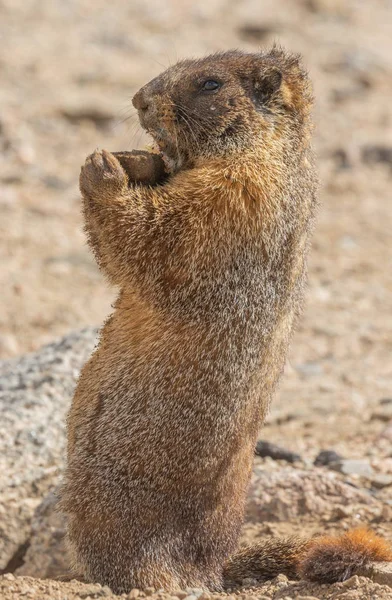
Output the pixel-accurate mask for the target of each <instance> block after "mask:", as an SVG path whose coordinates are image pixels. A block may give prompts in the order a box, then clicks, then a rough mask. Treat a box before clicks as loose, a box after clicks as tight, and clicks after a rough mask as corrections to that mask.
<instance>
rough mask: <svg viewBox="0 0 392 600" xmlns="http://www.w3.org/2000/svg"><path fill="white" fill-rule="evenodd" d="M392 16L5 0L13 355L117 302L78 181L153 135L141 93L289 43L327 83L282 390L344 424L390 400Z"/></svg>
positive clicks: (7, 305)
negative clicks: (299, 302) (311, 231)
mask: <svg viewBox="0 0 392 600" xmlns="http://www.w3.org/2000/svg"><path fill="white" fill-rule="evenodd" d="M391 24H392V2H391V1H390V0H373V1H372V2H371V3H370V2H363V1H361V0H263V1H262V0H199V1H198V2H193V1H192V2H191V1H188V0H166V1H163V0H149V1H148V2H146V1H145V0H131V1H129V0H128V1H125V0H111V2H109V3H108V2H106V1H104V0H94V1H93V0H78V1H76V0H0V33H1V54H0V73H1V86H0V106H1V111H0V149H1V155H0V211H1V213H0V215H1V217H0V228H1V235H0V247H1V267H0V289H1V295H0V357H1V358H8V357H11V356H14V355H19V354H22V353H25V352H28V351H31V350H34V349H36V348H38V347H40V346H41V345H42V344H44V343H46V342H48V341H51V340H53V339H54V338H56V337H58V336H59V335H62V334H64V333H66V332H69V331H70V330H73V329H77V328H80V327H83V326H85V325H98V324H100V323H101V322H102V321H103V319H104V318H105V317H106V316H107V314H108V313H109V312H110V309H111V302H112V301H113V299H114V297H115V290H113V289H109V288H108V287H107V285H106V283H105V281H104V279H103V277H102V276H101V274H100V273H99V272H98V270H97V267H96V265H95V262H94V260H93V258H92V255H91V254H90V252H89V250H88V248H87V246H86V243H85V237H84V234H83V228H82V220H81V213H80V198H79V192H78V176H79V170H80V165H81V164H82V163H83V162H84V159H85V156H86V155H87V154H89V153H91V152H92V151H93V150H94V149H95V148H96V147H104V148H106V149H109V150H131V149H132V148H134V147H142V146H143V144H145V143H146V142H147V140H146V139H145V137H144V135H143V133H142V131H141V129H140V127H139V126H138V123H137V119H136V116H135V114H134V113H135V111H134V110H133V108H132V106H131V97H132V95H133V94H134V93H135V91H136V90H137V89H138V88H139V87H140V86H141V85H143V84H144V83H146V82H147V81H148V80H150V79H151V78H152V77H154V76H155V75H157V74H158V73H159V72H160V71H162V70H163V69H164V68H165V67H167V66H169V65H170V64H172V63H173V62H175V61H176V60H177V59H179V58H183V57H189V56H200V55H203V54H206V53H209V52H211V51H216V50H222V49H227V48H232V47H236V48H243V49H244V50H249V51H257V50H258V49H260V48H263V47H268V46H270V45H271V44H272V43H273V42H274V41H276V42H278V43H281V44H282V45H284V46H285V47H287V48H289V49H290V50H292V51H295V52H301V53H302V54H303V56H304V60H305V63H306V64H307V66H308V69H309V71H310V74H311V77H312V79H313V81H314V87H315V96H316V106H315V125H316V128H315V147H316V150H317V154H318V159H319V167H320V174H321V179H322V188H321V200H322V208H321V210H320V214H319V218H318V222H317V227H316V232H315V237H314V244H313V250H312V254H311V258H310V282H309V293H308V297H307V307H306V311H305V314H304V318H303V320H302V322H301V325H300V328H299V331H298V332H297V335H296V338H295V342H294V346H293V349H292V352H291V361H290V365H289V366H288V379H287V381H286V383H285V387H284V390H283V396H285V394H286V393H287V394H289V388H290V382H291V381H293V385H294V386H296V385H297V383H298V379H299V378H302V379H305V380H306V382H308V385H309V389H308V395H309V396H311V397H312V402H315V403H316V404H319V405H320V410H321V411H323V410H325V407H326V404H327V405H328V403H329V402H331V401H332V400H331V397H332V396H333V398H334V401H339V402H342V404H341V405H340V406H341V407H346V408H347V411H348V415H347V418H348V419H349V418H350V415H351V414H352V412H353V410H354V411H357V410H359V411H363V410H365V408H366V406H367V403H368V401H369V400H373V401H377V400H378V399H380V398H383V397H384V396H388V395H389V396H390V395H391V393H392V390H391V378H390V376H391V369H392V361H391V346H392V331H391V329H392V319H391V317H390V315H391V307H392V294H391V291H392V269H391V268H389V267H390V258H391V246H392V244H391V230H392V228H391V225H392V222H391V214H392V207H391V198H390V189H391V181H392V113H391V107H390V102H391V89H392V35H391V34H392V25H391ZM306 389H307V388H306V386H305V388H304V390H305V391H303V392H302V393H301V398H305V396H306V393H307V392H306ZM305 399H306V398H305ZM345 403H346V404H345ZM342 410H344V409H343V408H342ZM345 427H346V429H347V428H348V427H349V426H348V424H347V422H346V423H345Z"/></svg>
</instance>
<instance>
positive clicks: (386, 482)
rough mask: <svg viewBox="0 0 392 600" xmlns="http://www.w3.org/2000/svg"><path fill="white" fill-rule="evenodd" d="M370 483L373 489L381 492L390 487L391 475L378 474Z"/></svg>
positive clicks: (391, 482) (391, 483)
mask: <svg viewBox="0 0 392 600" xmlns="http://www.w3.org/2000/svg"><path fill="white" fill-rule="evenodd" d="M370 483H371V484H372V486H373V487H375V488H377V489H378V490H381V489H382V488H385V487H389V486H390V485H392V475H384V474H383V473H379V474H378V475H374V476H373V477H372V478H371V480H370Z"/></svg>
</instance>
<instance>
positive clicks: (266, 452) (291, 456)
mask: <svg viewBox="0 0 392 600" xmlns="http://www.w3.org/2000/svg"><path fill="white" fill-rule="evenodd" d="M255 452H256V455H257V456H261V457H262V458H265V457H267V456H268V457H270V458H272V459H273V460H286V461H287V462H289V463H294V462H298V461H300V460H301V457H300V455H299V454H296V453H295V452H291V450H286V449H285V448H281V447H280V446H276V444H272V443H271V442H265V441H264V440H259V441H258V442H257V444H256V451H255Z"/></svg>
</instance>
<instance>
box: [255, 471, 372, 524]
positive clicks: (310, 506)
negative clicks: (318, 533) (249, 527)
mask: <svg viewBox="0 0 392 600" xmlns="http://www.w3.org/2000/svg"><path fill="white" fill-rule="evenodd" d="M347 505H349V506H350V507H352V508H353V509H354V508H355V507H356V508H358V507H360V506H361V505H362V506H366V505H367V506H373V507H376V506H378V507H380V505H379V504H378V503H377V501H376V500H375V499H374V498H373V497H372V496H371V495H370V494H369V493H367V492H365V491H363V490H359V489H356V488H354V487H352V486H351V485H347V484H346V483H344V482H343V481H342V480H341V475H339V474H338V473H334V472H333V471H325V470H321V469H317V470H314V471H306V470H302V469H293V468H292V467H283V468H281V469H277V470H275V471H271V470H269V469H266V468H264V467H261V466H257V465H256V466H255V467H254V469H253V474H252V479H251V485H250V490H249V494H248V501H247V506H246V518H247V521H249V522H254V523H259V522H260V521H290V520H294V519H297V518H298V517H299V516H301V515H306V514H312V515H313V516H316V515H318V516H321V515H322V516H325V515H331V517H333V518H334V516H333V515H334V511H336V509H337V508H338V507H341V506H347Z"/></svg>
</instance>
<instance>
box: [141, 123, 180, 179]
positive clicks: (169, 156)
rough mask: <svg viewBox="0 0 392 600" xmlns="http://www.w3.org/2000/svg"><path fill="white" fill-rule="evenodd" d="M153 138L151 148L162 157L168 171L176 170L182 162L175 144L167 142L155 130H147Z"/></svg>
mask: <svg viewBox="0 0 392 600" xmlns="http://www.w3.org/2000/svg"><path fill="white" fill-rule="evenodd" d="M147 133H149V134H150V135H151V137H152V139H153V143H152V145H151V146H152V150H153V151H154V152H156V153H157V154H160V156H161V157H162V159H163V162H164V163H165V165H166V169H167V171H168V172H169V173H173V172H174V171H178V170H179V168H180V167H181V164H182V159H181V157H180V155H179V153H178V149H177V148H176V146H175V144H172V143H171V142H167V140H164V139H163V138H162V137H161V136H159V135H158V134H157V133H156V132H155V131H151V130H149V131H147Z"/></svg>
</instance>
